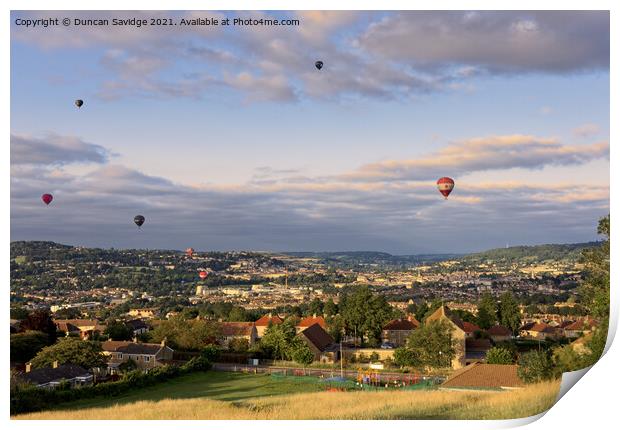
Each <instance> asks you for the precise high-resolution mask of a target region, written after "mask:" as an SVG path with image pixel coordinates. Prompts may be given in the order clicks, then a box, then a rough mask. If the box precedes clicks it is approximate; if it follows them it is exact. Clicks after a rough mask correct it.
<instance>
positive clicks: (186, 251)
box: [185, 248, 194, 258]
mask: <svg viewBox="0 0 620 430" xmlns="http://www.w3.org/2000/svg"><path fill="white" fill-rule="evenodd" d="M185 253H186V254H187V255H189V258H192V255H194V248H187V249H186V250H185Z"/></svg>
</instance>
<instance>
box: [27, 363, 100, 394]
mask: <svg viewBox="0 0 620 430" xmlns="http://www.w3.org/2000/svg"><path fill="white" fill-rule="evenodd" d="M19 378H20V379H22V380H24V381H26V382H29V383H31V384H34V385H36V386H37V387H41V388H56V387H58V386H59V385H60V384H62V383H63V382H66V383H68V384H69V385H70V386H71V387H80V386H83V385H91V384H92V383H93V375H92V374H91V373H90V372H89V371H88V370H86V369H84V368H83V367H81V366H76V365H75V364H61V365H58V362H57V361H55V362H54V364H53V365H52V367H43V368H41V369H32V367H31V364H30V363H27V364H26V372H25V373H21V374H20V375H19Z"/></svg>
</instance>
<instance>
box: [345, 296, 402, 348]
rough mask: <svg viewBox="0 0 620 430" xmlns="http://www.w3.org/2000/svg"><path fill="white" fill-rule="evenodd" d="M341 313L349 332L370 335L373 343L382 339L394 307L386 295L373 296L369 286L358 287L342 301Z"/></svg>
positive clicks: (362, 335) (370, 340) (361, 335)
mask: <svg viewBox="0 0 620 430" xmlns="http://www.w3.org/2000/svg"><path fill="white" fill-rule="evenodd" d="M340 307H341V315H342V317H343V319H344V323H345V327H346V328H347V329H348V332H349V333H353V334H355V335H357V336H358V337H361V338H362V344H363V342H364V336H367V337H368V340H369V342H370V344H371V345H374V344H377V343H378V342H379V341H380V339H381V330H382V329H383V325H384V324H385V323H386V322H387V321H388V320H389V319H390V318H391V317H392V307H391V306H390V305H389V303H388V302H387V301H386V300H385V297H383V296H380V295H377V296H373V294H372V293H371V292H370V289H369V288H368V287H367V286H359V287H356V288H355V289H354V290H353V292H352V293H350V294H346V295H345V296H344V297H343V298H342V301H341V306H340Z"/></svg>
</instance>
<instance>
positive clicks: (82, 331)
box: [54, 319, 106, 339]
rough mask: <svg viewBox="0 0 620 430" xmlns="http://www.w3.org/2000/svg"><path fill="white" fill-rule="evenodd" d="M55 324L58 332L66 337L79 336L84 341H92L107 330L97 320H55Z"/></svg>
mask: <svg viewBox="0 0 620 430" xmlns="http://www.w3.org/2000/svg"><path fill="white" fill-rule="evenodd" d="M54 324H56V330H58V331H60V332H63V333H64V334H65V336H79V337H80V338H82V339H91V338H92V337H93V336H94V335H95V334H100V333H102V332H103V331H104V330H105V329H106V326H105V325H103V324H100V323H99V321H97V320H85V319H73V320H54Z"/></svg>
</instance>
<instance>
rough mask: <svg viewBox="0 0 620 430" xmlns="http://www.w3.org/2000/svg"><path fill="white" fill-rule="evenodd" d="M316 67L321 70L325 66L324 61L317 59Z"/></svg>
mask: <svg viewBox="0 0 620 430" xmlns="http://www.w3.org/2000/svg"><path fill="white" fill-rule="evenodd" d="M314 67H316V68H317V69H319V70H321V69H322V68H323V62H322V61H320V60H319V61H317V62H316V63H314Z"/></svg>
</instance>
